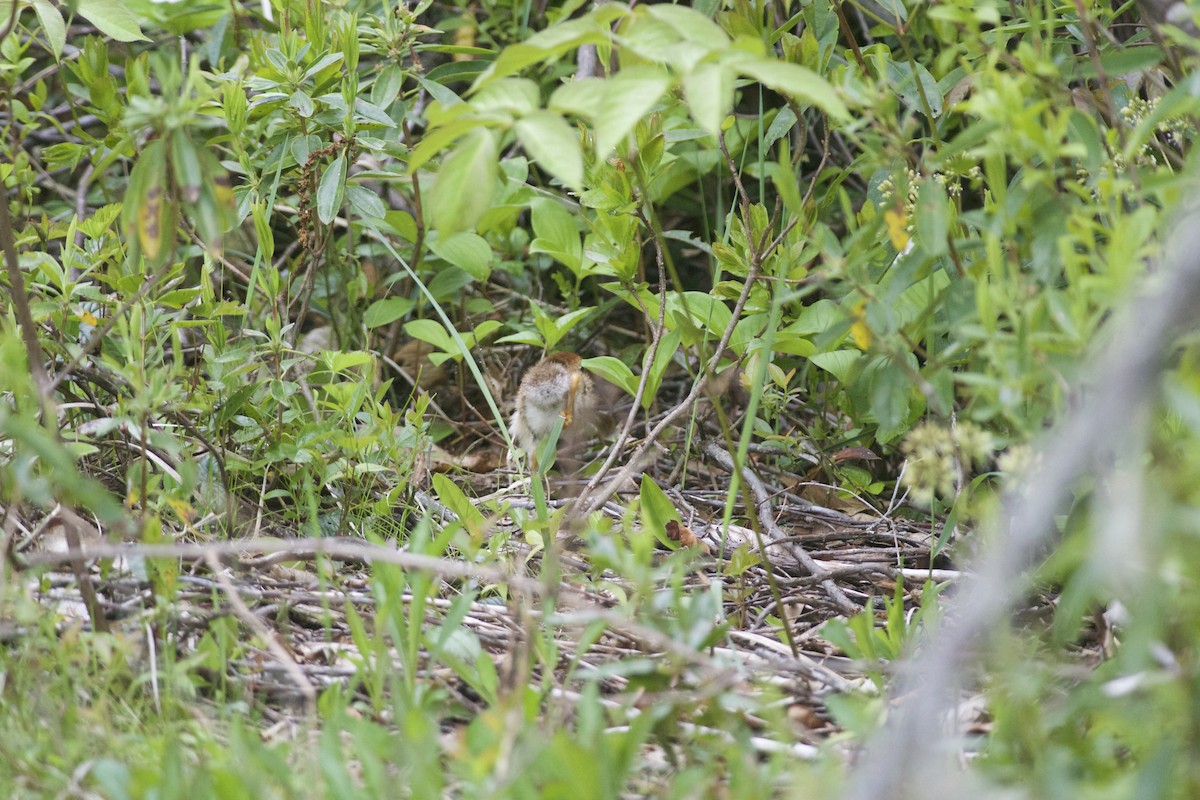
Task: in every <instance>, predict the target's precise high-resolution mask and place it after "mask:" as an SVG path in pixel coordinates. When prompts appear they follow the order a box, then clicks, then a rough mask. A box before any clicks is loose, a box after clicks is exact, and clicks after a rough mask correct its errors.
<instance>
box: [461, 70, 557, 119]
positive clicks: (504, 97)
mask: <svg viewBox="0 0 1200 800" xmlns="http://www.w3.org/2000/svg"><path fill="white" fill-rule="evenodd" d="M540 105H541V102H540V98H539V95H538V86H537V84H536V83H534V82H533V81H531V80H529V79H528V78H503V79H501V80H498V81H492V82H491V83H489V84H486V85H485V86H484V87H483V88H482V89H480V90H479V91H478V92H476V93H475V94H474V95H472V96H471V107H472V109H474V110H475V111H477V112H479V113H483V114H511V115H513V116H515V117H519V116H522V115H524V114H531V113H533V112H534V111H535V110H537V108H538V106H540Z"/></svg>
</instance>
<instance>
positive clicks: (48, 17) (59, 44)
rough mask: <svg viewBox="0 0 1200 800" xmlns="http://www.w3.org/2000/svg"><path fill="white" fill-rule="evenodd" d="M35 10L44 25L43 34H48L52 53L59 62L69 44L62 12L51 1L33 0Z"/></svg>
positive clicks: (47, 37)
mask: <svg viewBox="0 0 1200 800" xmlns="http://www.w3.org/2000/svg"><path fill="white" fill-rule="evenodd" d="M33 10H34V12H35V13H36V14H37V18H38V22H40V23H41V25H42V32H43V33H45V34H46V41H47V42H48V43H49V44H50V52H51V54H52V55H53V56H54V59H55V60H56V61H57V60H58V57H59V56H60V55H62V51H63V47H65V46H66V44H67V26H66V23H65V22H63V17H62V12H61V11H59V10H58V9H57V8H56V7H55V5H54V4H53V3H51V2H50V0H33Z"/></svg>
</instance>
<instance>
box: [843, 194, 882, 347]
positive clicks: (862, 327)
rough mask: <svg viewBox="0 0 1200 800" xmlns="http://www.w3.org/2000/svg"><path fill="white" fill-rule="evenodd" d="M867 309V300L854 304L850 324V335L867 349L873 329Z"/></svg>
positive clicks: (859, 345) (860, 345)
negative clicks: (868, 324) (868, 325)
mask: <svg viewBox="0 0 1200 800" xmlns="http://www.w3.org/2000/svg"><path fill="white" fill-rule="evenodd" d="M888 213H889V214H890V213H891V212H890V211H889V212H888ZM866 310H867V301H866V300H859V301H858V304H857V305H856V306H854V322H853V323H852V324H851V325H850V336H851V338H853V339H854V343H855V344H856V345H858V349H859V350H866V349H868V348H870V346H871V329H870V328H868V327H867V314H866Z"/></svg>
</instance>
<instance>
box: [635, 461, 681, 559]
mask: <svg viewBox="0 0 1200 800" xmlns="http://www.w3.org/2000/svg"><path fill="white" fill-rule="evenodd" d="M639 499H640V501H641V502H640V503H639V504H638V507H639V508H640V509H641V512H642V528H643V529H644V530H646V531H649V532H650V533H652V534H653V535H654V537H655V538H656V539H658V540H659V541H661V542H663V543H664V544H668V545H669V546H671V547H672V549H674V548H677V547H678V546H679V545H678V544H675V543H672V542H671V540H670V538H669V537H668V536H667V523H668V522H670V521H671V520H676V521H678V516H679V515H678V514H677V513H676V511H675V504H674V503H672V502H671V498H669V497H667V495H666V493H664V492H663V490H662V489H660V488H658V484H657V483H655V482H654V480H653V479H652V478H651V477H650V476H649V475H643V476H642V486H641V491H640V493H639Z"/></svg>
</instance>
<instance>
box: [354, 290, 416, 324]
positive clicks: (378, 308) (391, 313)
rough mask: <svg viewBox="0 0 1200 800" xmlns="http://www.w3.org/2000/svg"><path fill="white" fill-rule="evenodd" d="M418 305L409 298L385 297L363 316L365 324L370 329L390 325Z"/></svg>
mask: <svg viewBox="0 0 1200 800" xmlns="http://www.w3.org/2000/svg"><path fill="white" fill-rule="evenodd" d="M415 305H416V303H415V302H414V301H412V300H410V299H409V298H407V297H385V298H383V299H382V300H376V301H375V302H374V303H371V305H370V306H368V307H367V310H366V312H365V313H364V314H363V324H364V325H366V326H367V327H368V328H380V327H383V326H384V325H390V324H391V323H393V322H395V321H396V320H398V319H400V318H401V317H403V316H404V315H406V314H407V313H408V312H410V311H412V310H413V307H414V306H415Z"/></svg>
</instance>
